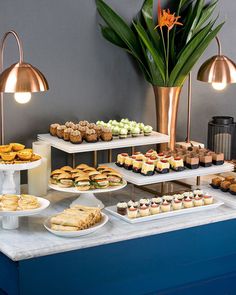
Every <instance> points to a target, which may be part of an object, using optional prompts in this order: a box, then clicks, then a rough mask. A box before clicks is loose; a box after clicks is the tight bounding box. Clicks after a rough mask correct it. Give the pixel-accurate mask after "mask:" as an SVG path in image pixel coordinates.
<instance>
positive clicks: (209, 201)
mask: <svg viewBox="0 0 236 295" xmlns="http://www.w3.org/2000/svg"><path fill="white" fill-rule="evenodd" d="M203 200H204V204H205V205H211V204H213V201H214V199H213V197H212V196H209V195H204V197H203Z"/></svg>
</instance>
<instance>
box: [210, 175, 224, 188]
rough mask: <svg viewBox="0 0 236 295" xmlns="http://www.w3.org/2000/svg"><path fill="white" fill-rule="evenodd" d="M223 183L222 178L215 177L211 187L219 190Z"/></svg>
mask: <svg viewBox="0 0 236 295" xmlns="http://www.w3.org/2000/svg"><path fill="white" fill-rule="evenodd" d="M221 182H222V179H221V178H220V177H215V178H212V180H211V184H210V185H211V186H212V187H213V188H215V189H218V188H219V187H220V184H221Z"/></svg>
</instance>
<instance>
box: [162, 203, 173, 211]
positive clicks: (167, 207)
mask: <svg viewBox="0 0 236 295" xmlns="http://www.w3.org/2000/svg"><path fill="white" fill-rule="evenodd" d="M170 209H171V204H170V203H169V202H167V201H164V202H163V203H162V204H161V211H162V212H169V211H170Z"/></svg>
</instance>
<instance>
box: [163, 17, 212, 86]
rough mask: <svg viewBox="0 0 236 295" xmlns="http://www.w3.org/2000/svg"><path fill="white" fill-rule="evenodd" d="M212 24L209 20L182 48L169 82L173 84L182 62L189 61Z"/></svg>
mask: <svg viewBox="0 0 236 295" xmlns="http://www.w3.org/2000/svg"><path fill="white" fill-rule="evenodd" d="M212 26H213V23H212V22H210V23H209V24H208V25H207V26H206V27H205V28H204V29H202V30H201V31H200V32H199V33H197V34H196V35H195V36H194V37H193V38H192V39H191V40H190V41H189V42H188V44H187V45H186V46H185V47H184V48H183V49H182V51H181V53H180V55H179V58H178V61H177V63H176V65H175V67H174V69H173V71H172V72H171V74H170V79H169V84H171V85H172V84H174V82H175V80H176V79H177V77H178V75H179V73H180V71H181V69H182V68H183V66H184V64H185V63H187V62H188V61H189V59H190V58H191V56H192V54H193V53H194V51H195V50H196V49H197V47H198V46H199V44H201V42H202V40H203V39H204V38H205V37H206V36H207V35H208V34H209V33H210V31H211V29H212Z"/></svg>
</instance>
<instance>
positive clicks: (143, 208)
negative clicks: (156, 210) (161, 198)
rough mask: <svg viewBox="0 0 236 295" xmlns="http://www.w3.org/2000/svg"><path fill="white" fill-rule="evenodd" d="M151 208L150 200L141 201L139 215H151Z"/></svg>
mask: <svg viewBox="0 0 236 295" xmlns="http://www.w3.org/2000/svg"><path fill="white" fill-rule="evenodd" d="M149 206H150V202H149V200H148V199H141V200H140V201H139V214H140V216H141V217H144V216H148V215H149V213H150V212H149Z"/></svg>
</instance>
